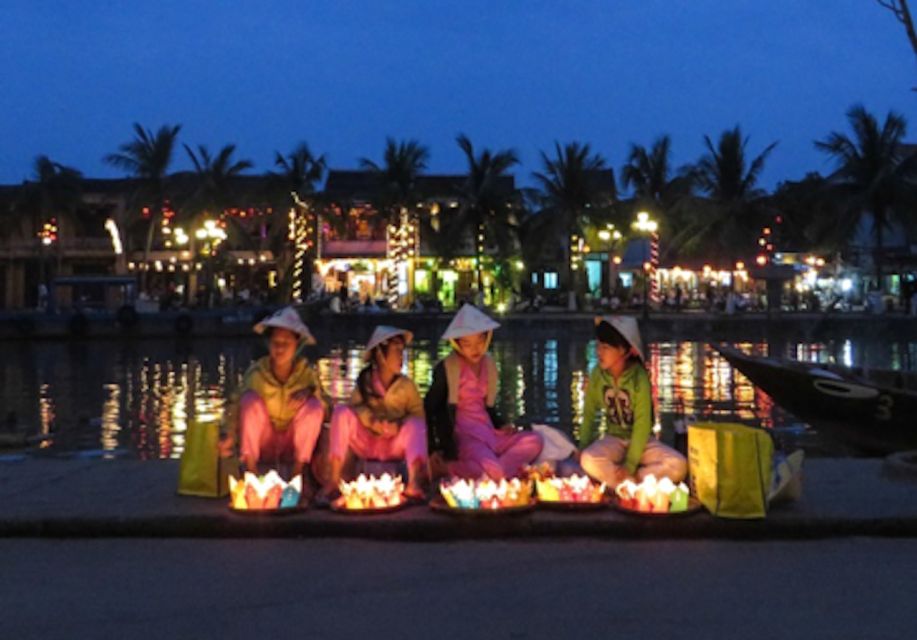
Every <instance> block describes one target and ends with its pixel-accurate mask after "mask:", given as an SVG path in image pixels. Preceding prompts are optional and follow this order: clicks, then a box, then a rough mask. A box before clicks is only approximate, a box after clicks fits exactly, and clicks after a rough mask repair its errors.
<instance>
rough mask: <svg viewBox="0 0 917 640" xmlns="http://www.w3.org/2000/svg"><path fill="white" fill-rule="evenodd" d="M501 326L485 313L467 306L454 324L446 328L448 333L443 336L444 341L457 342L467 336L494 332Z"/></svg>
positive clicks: (453, 319) (451, 323)
mask: <svg viewBox="0 0 917 640" xmlns="http://www.w3.org/2000/svg"><path fill="white" fill-rule="evenodd" d="M499 326H500V323H499V322H497V321H496V320H494V319H493V318H491V317H489V316H487V315H486V314H485V313H484V312H482V311H480V310H478V309H477V308H476V307H474V306H472V305H470V304H465V305H462V308H461V309H459V310H458V313H456V314H455V317H454V318H452V322H450V323H449V326H448V327H446V332H445V333H444V334H443V337H442V339H443V340H457V339H458V338H464V337H465V336H473V335H475V334H476V333H484V332H485V331H493V330H494V329H496V328H497V327H499Z"/></svg>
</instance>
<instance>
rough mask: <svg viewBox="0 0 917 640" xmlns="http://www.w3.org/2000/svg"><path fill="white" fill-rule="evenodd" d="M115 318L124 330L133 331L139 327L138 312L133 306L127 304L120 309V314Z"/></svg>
mask: <svg viewBox="0 0 917 640" xmlns="http://www.w3.org/2000/svg"><path fill="white" fill-rule="evenodd" d="M115 318H116V319H117V321H118V326H120V327H121V328H122V329H131V328H133V327H135V326H136V325H137V321H138V320H139V318H138V316H137V310H136V309H134V307H133V306H131V305H129V304H126V305H124V306H122V307H121V308H120V309H118V313H117V314H116V315H115Z"/></svg>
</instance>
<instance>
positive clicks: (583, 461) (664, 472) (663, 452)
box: [580, 436, 688, 488]
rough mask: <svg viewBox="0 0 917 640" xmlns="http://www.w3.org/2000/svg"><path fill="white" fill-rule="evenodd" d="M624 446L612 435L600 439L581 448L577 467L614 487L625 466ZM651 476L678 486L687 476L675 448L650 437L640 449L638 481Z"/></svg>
mask: <svg viewBox="0 0 917 640" xmlns="http://www.w3.org/2000/svg"><path fill="white" fill-rule="evenodd" d="M627 445H628V442H627V440H622V439H621V438H615V437H614V436H605V437H604V438H600V439H599V440H596V441H595V442H593V443H592V444H590V445H589V446H588V447H586V448H585V449H583V453H582V455H581V456H580V465H582V467H583V470H584V471H585V472H586V473H588V474H589V475H590V476H592V477H593V478H594V479H596V480H598V481H600V482H604V483H605V484H607V485H608V486H609V487H611V488H614V484H615V482H616V480H617V478H618V477H619V473H620V470H621V469H622V468H623V467H624V460H625V457H626V456H627ZM650 474H653V475H654V476H656V478H658V479H662V478H668V479H669V480H671V481H672V482H674V483H676V484H677V483H679V482H681V481H682V480H684V479H685V476H686V475H688V461H687V460H685V457H684V456H683V455H681V454H680V453H678V452H677V451H675V449H672V448H671V447H667V446H666V445H664V444H662V443H661V442H659V441H658V440H656V439H655V438H650V439H649V440H648V441H647V443H646V448H644V449H643V455H642V456H640V464H639V465H638V466H637V473H636V476H637V481H638V482H639V481H640V480H643V478H644V477H646V476H648V475H650Z"/></svg>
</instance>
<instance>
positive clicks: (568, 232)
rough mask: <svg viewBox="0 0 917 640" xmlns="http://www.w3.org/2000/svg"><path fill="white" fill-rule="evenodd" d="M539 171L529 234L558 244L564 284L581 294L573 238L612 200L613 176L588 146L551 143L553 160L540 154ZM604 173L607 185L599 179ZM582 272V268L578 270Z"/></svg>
mask: <svg viewBox="0 0 917 640" xmlns="http://www.w3.org/2000/svg"><path fill="white" fill-rule="evenodd" d="M541 162H542V164H543V165H544V171H543V172H536V173H534V174H533V176H534V178H535V180H536V182H537V183H538V185H539V193H538V200H539V201H540V205H541V212H540V213H539V214H537V215H538V217H537V218H535V219H534V220H533V225H532V234H533V235H536V236H540V237H542V238H551V239H553V240H554V241H555V242H556V241H558V240H559V241H560V242H562V243H563V244H562V247H561V252H562V255H563V260H564V282H565V283H566V286H571V285H572V290H573V291H574V292H576V294H577V296H579V295H580V294H581V289H582V285H583V282H582V278H579V277H576V278H574V275H575V274H574V271H573V268H572V264H571V246H572V244H573V239H574V236H579V237H582V235H583V233H584V228H585V226H586V224H587V223H588V222H589V221H590V219H591V218H594V217H596V216H597V215H599V211H600V210H601V209H603V208H605V207H606V206H609V205H611V203H612V202H613V201H614V199H615V197H616V195H617V194H616V193H615V186H614V185H615V182H614V173H613V172H612V170H611V169H605V159H604V158H603V157H602V156H601V155H599V154H597V153H593V152H592V150H591V149H590V147H589V145H588V144H580V143H578V142H571V143H569V144H567V145H565V146H563V147H561V145H560V144H559V143H554V157H553V158H552V157H549V156H548V155H547V154H546V153H545V152H544V151H542V152H541ZM600 172H603V173H607V174H608V178H609V179H610V180H609V181H608V182H607V184H604V183H603V182H602V180H601V177H602V174H601V173H600ZM577 271H578V272H582V269H578V270H577Z"/></svg>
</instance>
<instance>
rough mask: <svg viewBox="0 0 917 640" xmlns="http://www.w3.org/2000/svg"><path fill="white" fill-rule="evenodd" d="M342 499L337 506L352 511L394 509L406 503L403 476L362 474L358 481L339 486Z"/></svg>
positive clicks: (342, 482) (342, 483) (343, 483)
mask: <svg viewBox="0 0 917 640" xmlns="http://www.w3.org/2000/svg"><path fill="white" fill-rule="evenodd" d="M338 488H339V489H340V490H341V497H340V498H339V499H338V502H337V505H338V506H339V507H342V508H344V509H347V510H350V511H358V510H364V509H393V508H395V507H398V506H400V505H401V504H403V503H404V482H402V480H401V476H392V475H391V474H388V473H383V474H382V475H381V476H380V477H378V478H377V477H376V476H366V475H364V474H362V473H361V474H360V475H359V476H358V477H357V479H356V480H353V481H351V482H344V481H341V483H340V484H339V485H338Z"/></svg>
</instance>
